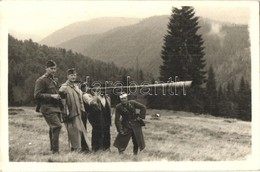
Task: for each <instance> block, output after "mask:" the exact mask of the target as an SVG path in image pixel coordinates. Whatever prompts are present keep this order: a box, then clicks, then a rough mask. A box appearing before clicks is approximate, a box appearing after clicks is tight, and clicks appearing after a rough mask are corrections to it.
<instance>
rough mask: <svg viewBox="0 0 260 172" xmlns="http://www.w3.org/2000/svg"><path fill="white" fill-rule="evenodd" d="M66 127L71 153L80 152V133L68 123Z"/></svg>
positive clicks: (71, 123)
mask: <svg viewBox="0 0 260 172" xmlns="http://www.w3.org/2000/svg"><path fill="white" fill-rule="evenodd" d="M67 126H68V137H69V140H70V143H71V150H72V151H80V150H81V134H82V133H81V131H80V130H79V129H78V128H77V126H75V125H74V124H73V122H70V123H68V124H67Z"/></svg>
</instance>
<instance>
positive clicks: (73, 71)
mask: <svg viewBox="0 0 260 172" xmlns="http://www.w3.org/2000/svg"><path fill="white" fill-rule="evenodd" d="M71 74H76V70H75V68H71V69H68V70H67V75H71Z"/></svg>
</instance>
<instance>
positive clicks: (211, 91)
mask: <svg viewBox="0 0 260 172" xmlns="http://www.w3.org/2000/svg"><path fill="white" fill-rule="evenodd" d="M206 96H207V104H206V111H207V112H208V113H210V114H212V115H216V114H218V112H217V96H218V95H217V88H216V79H215V73H214V70H213V67H212V66H210V68H209V71H208V80H207V85H206Z"/></svg>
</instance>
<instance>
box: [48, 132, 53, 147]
mask: <svg viewBox="0 0 260 172" xmlns="http://www.w3.org/2000/svg"><path fill="white" fill-rule="evenodd" d="M49 139H50V149H51V151H53V146H52V131H51V128H49Z"/></svg>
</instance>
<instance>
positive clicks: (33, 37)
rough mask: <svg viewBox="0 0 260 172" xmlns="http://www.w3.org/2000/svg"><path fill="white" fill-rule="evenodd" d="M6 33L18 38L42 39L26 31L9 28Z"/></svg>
mask: <svg viewBox="0 0 260 172" xmlns="http://www.w3.org/2000/svg"><path fill="white" fill-rule="evenodd" d="M8 33H9V34H11V35H13V36H14V37H16V38H17V39H20V40H25V39H27V40H28V39H32V40H33V41H35V42H38V41H40V40H41V39H42V38H41V37H39V36H36V35H32V34H28V33H21V32H17V31H15V30H9V31H8Z"/></svg>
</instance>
